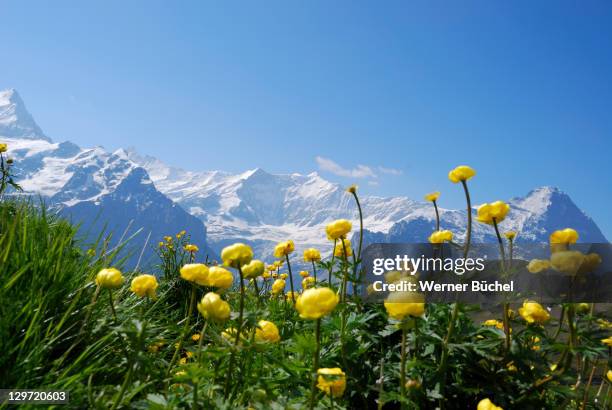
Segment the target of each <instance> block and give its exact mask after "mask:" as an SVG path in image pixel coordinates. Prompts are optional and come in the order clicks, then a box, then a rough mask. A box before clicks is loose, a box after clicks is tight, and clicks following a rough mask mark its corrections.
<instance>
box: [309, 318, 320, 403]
mask: <svg viewBox="0 0 612 410" xmlns="http://www.w3.org/2000/svg"><path fill="white" fill-rule="evenodd" d="M320 350H321V319H320V318H319V319H317V321H316V322H315V351H314V355H313V358H312V359H313V360H312V383H311V386H310V406H309V408H310V410H312V409H313V408H314V405H315V397H316V393H317V391H316V390H317V371H318V370H319V351H320Z"/></svg>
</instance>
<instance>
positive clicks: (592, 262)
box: [578, 253, 601, 274]
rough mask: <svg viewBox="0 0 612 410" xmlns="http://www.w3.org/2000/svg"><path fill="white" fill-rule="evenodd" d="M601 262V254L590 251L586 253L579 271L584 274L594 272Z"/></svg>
mask: <svg viewBox="0 0 612 410" xmlns="http://www.w3.org/2000/svg"><path fill="white" fill-rule="evenodd" d="M600 264H601V256H599V255H598V254H596V253H589V254H587V255H584V260H583V261H582V265H580V269H578V273H580V274H584V273H589V272H593V271H594V270H595V269H597V267H598V266H599V265H600Z"/></svg>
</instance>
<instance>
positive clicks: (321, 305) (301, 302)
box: [295, 287, 339, 320]
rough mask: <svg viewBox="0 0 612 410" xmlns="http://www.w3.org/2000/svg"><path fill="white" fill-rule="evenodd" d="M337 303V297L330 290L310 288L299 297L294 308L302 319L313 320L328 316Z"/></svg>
mask: <svg viewBox="0 0 612 410" xmlns="http://www.w3.org/2000/svg"><path fill="white" fill-rule="evenodd" d="M338 301H339V297H338V295H337V294H336V292H334V291H333V290H331V289H330V288H325V287H323V288H312V289H307V290H305V291H304V293H302V294H301V295H300V297H299V298H298V300H297V302H296V304H295V308H296V309H297V311H298V312H299V313H300V317H301V318H302V319H308V320H314V319H320V318H322V317H323V316H326V315H328V314H330V313H331V312H332V311H333V310H334V309H335V308H336V305H337V304H338Z"/></svg>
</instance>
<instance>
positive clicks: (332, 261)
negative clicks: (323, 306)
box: [327, 239, 338, 288]
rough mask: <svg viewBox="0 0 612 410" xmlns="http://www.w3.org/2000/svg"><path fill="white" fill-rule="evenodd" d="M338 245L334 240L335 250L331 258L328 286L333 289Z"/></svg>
mask: <svg viewBox="0 0 612 410" xmlns="http://www.w3.org/2000/svg"><path fill="white" fill-rule="evenodd" d="M337 243H338V240H337V239H334V249H333V250H332V256H331V262H330V264H329V270H328V272H329V276H328V278H327V282H328V283H327V285H328V286H329V287H330V288H331V287H332V272H333V270H334V258H335V257H336V244H337Z"/></svg>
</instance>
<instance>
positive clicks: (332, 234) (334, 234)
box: [325, 219, 353, 241]
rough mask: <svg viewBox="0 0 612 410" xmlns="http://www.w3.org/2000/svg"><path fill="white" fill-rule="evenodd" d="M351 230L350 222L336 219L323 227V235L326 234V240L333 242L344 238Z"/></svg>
mask: <svg viewBox="0 0 612 410" xmlns="http://www.w3.org/2000/svg"><path fill="white" fill-rule="evenodd" d="M351 229H353V224H352V223H351V221H349V220H347V219H337V220H335V221H333V222H331V223H329V224H328V225H327V226H326V227H325V233H326V234H327V239H329V240H332V241H335V240H336V239H340V238H344V237H345V236H346V234H348V233H349V232H350V231H351Z"/></svg>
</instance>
